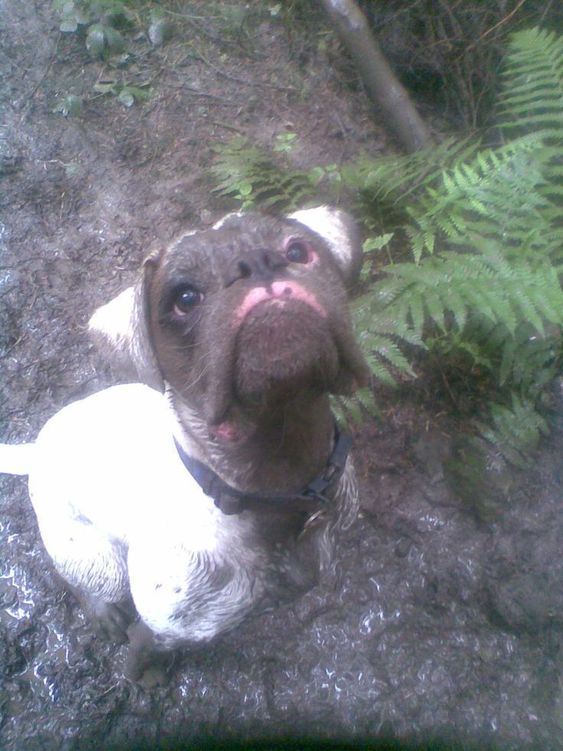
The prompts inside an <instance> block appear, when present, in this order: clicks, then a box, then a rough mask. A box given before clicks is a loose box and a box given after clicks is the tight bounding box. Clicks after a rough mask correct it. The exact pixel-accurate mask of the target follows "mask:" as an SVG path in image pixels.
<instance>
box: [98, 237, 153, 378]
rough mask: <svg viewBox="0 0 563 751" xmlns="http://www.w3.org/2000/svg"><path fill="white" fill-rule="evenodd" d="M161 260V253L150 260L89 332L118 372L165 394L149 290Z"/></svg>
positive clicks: (100, 312)
mask: <svg viewBox="0 0 563 751" xmlns="http://www.w3.org/2000/svg"><path fill="white" fill-rule="evenodd" d="M159 258H160V252H156V253H152V254H151V255H150V256H148V258H147V259H146V260H145V262H144V264H143V269H142V272H141V278H140V280H139V281H138V282H137V284H135V285H133V286H132V287H128V288H127V289H126V290H124V291H123V292H121V293H120V294H119V295H117V297H115V298H114V299H113V300H111V301H110V302H108V303H107V304H106V305H102V307H101V308H98V309H97V310H96V312H95V313H94V315H93V316H92V317H91V318H90V321H89V324H88V328H89V331H90V334H91V336H92V338H93V340H94V341H95V343H96V345H97V346H98V349H99V350H100V351H101V352H103V353H104V354H106V355H108V360H109V362H110V363H111V365H113V366H115V367H116V371H117V372H119V373H120V374H124V375H125V376H127V377H130V378H133V379H134V380H136V381H140V382H141V383H145V384H147V386H151V387H152V388H154V389H157V390H158V391H164V381H163V378H162V375H161V373H160V369H159V367H158V362H157V360H156V357H155V354H154V350H153V346H152V337H151V332H150V323H149V312H148V288H149V285H150V282H151V279H152V276H153V273H154V270H155V268H156V266H157V264H158V262H159Z"/></svg>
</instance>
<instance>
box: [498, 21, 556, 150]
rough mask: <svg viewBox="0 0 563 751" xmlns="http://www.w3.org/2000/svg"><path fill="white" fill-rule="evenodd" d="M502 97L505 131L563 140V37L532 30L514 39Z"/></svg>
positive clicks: (508, 58)
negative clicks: (532, 133)
mask: <svg viewBox="0 0 563 751" xmlns="http://www.w3.org/2000/svg"><path fill="white" fill-rule="evenodd" d="M503 77H504V87H503V90H502V92H501V95H500V98H499V118H500V127H501V129H502V130H505V131H508V132H510V131H511V130H514V129H517V130H520V131H521V132H522V131H524V130H525V131H527V132H536V133H538V132H541V133H542V135H543V136H544V139H545V140H551V139H555V140H557V141H561V140H562V139H563V36H558V35H556V34H555V33H554V32H550V31H546V30H543V29H538V28H536V29H528V30H526V31H520V32H518V33H516V34H514V35H513V36H512V38H511V41H510V44H509V47H508V54H507V56H506V60H505V65H504V73H503Z"/></svg>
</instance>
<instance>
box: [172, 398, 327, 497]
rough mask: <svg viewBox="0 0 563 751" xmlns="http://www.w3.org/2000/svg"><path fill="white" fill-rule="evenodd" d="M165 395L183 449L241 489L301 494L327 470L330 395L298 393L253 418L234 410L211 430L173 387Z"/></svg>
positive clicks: (254, 491) (257, 491) (255, 491)
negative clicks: (222, 422) (174, 418)
mask: <svg viewBox="0 0 563 751" xmlns="http://www.w3.org/2000/svg"><path fill="white" fill-rule="evenodd" d="M166 395H167V397H168V401H169V404H170V406H171V408H172V410H173V412H174V414H175V415H176V418H177V421H178V425H179V429H180V434H179V435H178V436H177V438H178V439H179V440H180V442H181V444H182V446H183V448H184V450H185V451H186V452H187V453H188V454H189V455H191V456H193V457H194V458H195V459H198V460H199V461H201V462H204V463H205V464H207V465H208V466H209V467H210V468H211V469H212V470H213V471H214V472H216V473H217V474H218V475H219V476H220V477H222V479H223V480H225V481H226V482H228V483H229V484H231V485H233V486H234V487H237V488H238V489H240V490H245V491H248V492H252V493H259V492H261V491H263V492H265V493H284V492H286V493H292V492H298V491H300V490H301V489H302V488H303V487H304V486H305V485H306V484H307V483H308V482H310V480H311V479H312V478H313V477H315V476H316V475H317V474H319V473H320V472H321V471H322V470H323V468H324V466H325V465H326V462H327V459H328V457H329V455H330V452H331V450H332V443H333V438H334V420H333V417H332V414H331V411H330V405H329V400H328V397H327V396H326V395H321V396H318V395H316V396H314V397H313V396H312V395H311V394H300V395H299V396H297V397H295V398H294V399H291V400H288V401H285V402H284V404H283V405H278V406H277V407H272V408H270V409H269V410H264V411H263V412H262V413H261V414H259V415H258V416H253V417H250V416H249V415H248V414H245V413H244V412H242V411H241V410H238V409H234V410H232V414H233V417H232V419H230V420H229V421H228V423H224V424H223V425H222V426H220V428H219V430H214V429H213V428H211V429H210V427H209V425H208V424H207V422H206V421H205V420H204V419H203V417H202V416H201V415H200V414H199V413H198V412H197V411H196V410H194V409H193V408H191V407H190V406H189V405H187V404H186V403H185V402H184V401H183V400H182V399H180V398H179V397H178V396H177V395H176V394H175V393H174V391H173V390H172V389H170V388H169V389H167V392H166Z"/></svg>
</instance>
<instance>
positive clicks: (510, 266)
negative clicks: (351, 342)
mask: <svg viewBox="0 0 563 751" xmlns="http://www.w3.org/2000/svg"><path fill="white" fill-rule="evenodd" d="M502 81H503V86H502V91H501V92H500V95H499V105H498V113H499V114H498V133H500V135H501V138H502V141H503V142H502V143H501V145H499V146H496V147H494V148H492V147H486V148H483V147H481V146H480V144H479V143H477V142H475V141H473V140H470V139H465V140H462V141H456V140H454V139H448V140H446V141H444V142H443V143H442V144H440V145H438V146H431V147H429V148H426V149H424V150H422V151H420V152H417V153H415V154H411V155H408V156H403V157H396V156H391V157H385V158H383V159H368V158H366V157H363V158H361V159H359V160H357V161H356V162H355V163H352V164H349V165H344V166H343V167H340V168H337V167H335V166H334V165H329V166H326V167H323V166H321V167H316V168H314V169H313V170H310V171H308V172H306V171H300V170H295V169H291V168H289V167H288V165H287V163H286V164H285V170H283V169H281V168H280V165H279V163H276V162H274V161H273V160H272V159H269V158H267V157H266V156H265V155H264V153H263V152H262V151H261V150H260V149H256V148H252V147H249V145H248V144H247V143H246V142H244V141H243V140H240V139H239V140H237V141H235V142H234V143H233V144H231V145H230V146H228V147H226V148H225V147H223V148H222V149H221V151H220V152H219V157H218V161H217V163H216V165H215V175H216V177H217V178H218V180H219V188H218V189H219V191H220V192H221V193H222V194H223V195H230V196H234V197H236V198H237V199H238V200H239V201H240V202H241V203H242V204H243V207H250V206H257V205H259V206H266V207H275V208H276V209H279V210H282V209H287V208H295V207H296V206H298V205H300V204H303V203H304V202H305V203H307V202H310V201H313V200H314V198H315V194H317V195H318V193H319V191H323V192H324V194H325V196H326V195H331V194H332V197H333V199H334V198H337V197H338V192H339V191H340V190H341V189H343V188H344V189H345V190H348V191H351V192H352V194H353V196H354V197H355V200H356V204H357V206H358V208H359V210H360V212H361V213H362V215H363V216H364V219H365V224H366V226H367V227H368V229H369V230H370V232H371V235H370V237H368V239H367V240H366V242H365V244H364V251H365V253H366V257H367V259H368V260H369V264H368V265H367V270H366V271H364V274H363V277H362V283H363V288H364V290H365V291H364V293H363V294H362V296H361V297H360V298H358V299H357V300H356V301H355V303H354V305H353V312H354V318H355V323H356V327H357V331H358V335H359V338H360V341H361V343H362V345H363V348H364V351H365V352H366V354H367V358H368V361H369V363H370V365H371V368H372V371H373V374H374V376H375V378H377V379H378V380H380V381H382V382H383V383H386V384H392V383H393V382H395V380H396V379H397V377H401V378H405V377H413V376H414V372H413V366H412V364H411V362H410V360H409V357H408V353H410V352H412V348H413V347H414V348H415V350H416V349H418V350H419V351H424V350H426V351H433V352H434V353H435V354H437V355H439V357H440V360H441V361H442V362H443V363H444V364H445V366H446V367H447V362H448V361H449V362H451V363H453V362H458V361H460V360H461V361H463V362H464V363H465V364H466V367H467V366H469V368H474V369H475V370H476V371H478V372H480V373H481V374H483V373H486V374H488V379H489V381H490V382H493V383H494V384H495V393H496V397H495V398H496V400H497V401H496V402H495V404H493V405H492V406H491V407H490V412H489V414H488V416H487V417H486V418H481V420H480V421H479V422H476V423H475V428H476V430H477V432H478V434H480V436H481V437H480V438H477V437H476V438H475V440H474V441H472V443H471V447H470V448H469V447H468V446H467V445H466V447H465V449H463V450H462V451H461V454H463V453H464V452H465V454H467V456H469V457H470V459H467V457H466V459H467V461H466V470H467V471H465V470H464V472H465V474H464V473H463V472H462V470H461V467H462V466H463V461H461V462H460V463H459V466H458V468H457V469H456V470H455V472H457V473H458V476H459V477H461V475H460V474H459V473H460V472H461V474H462V475H463V477H464V482H467V483H468V486H469V485H471V483H472V482H473V485H471V487H472V488H473V490H472V491H471V492H476V486H475V484H474V480H475V477H474V476H473V475H472V472H473V470H475V471H477V468H478V467H481V468H483V467H489V465H490V462H489V459H488V458H487V457H488V455H489V454H490V452H491V451H492V452H493V453H494V452H496V453H497V454H499V455H501V456H502V457H504V459H506V460H508V461H509V462H512V463H514V464H516V465H517V466H523V465H524V463H525V455H526V451H527V450H531V449H533V447H534V446H535V445H536V444H537V442H538V439H539V436H540V435H541V433H543V432H545V429H546V424H545V421H544V419H543V417H541V415H540V413H539V411H538V409H537V407H538V403H539V401H540V399H541V395H542V392H543V390H544V389H545V387H546V386H547V385H548V384H549V383H550V382H551V380H552V379H553V378H554V376H555V375H556V374H557V373H558V372H559V371H560V367H561V359H562V346H561V341H562V336H561V335H562V327H563V291H562V289H561V281H560V276H561V273H562V271H563V266H562V261H563V210H562V208H561V206H562V205H563V156H562V155H563V95H562V92H563V37H558V36H556V35H555V34H553V33H548V32H545V31H542V30H539V29H532V30H530V31H524V32H520V33H517V34H515V35H514V36H513V37H512V39H511V42H510V44H509V47H508V50H507V55H506V61H505V64H504V71H503V77H502ZM497 140H498V138H497ZM286 145H287V146H288V148H287V149H284V148H282V149H278V151H282V152H286V151H289V150H290V148H289V146H290V145H291V146H292V145H293V139H291V144H290V139H288V140H287V142H286ZM317 200H318V199H317ZM382 232H383V233H384V234H382ZM405 239H406V240H407V241H408V245H409V247H410V251H411V252H412V261H408V260H404V258H403V260H402V262H394V260H393V255H395V254H396V252H397V251H396V250H395V247H396V246H397V245H399V252H400V246H401V243H402V244H403V245H404V241H405ZM405 345H407V346H406V347H405ZM341 404H342V405H343V409H344V411H345V413H347V414H348V416H351V417H352V418H358V416H359V415H360V414H361V412H362V411H363V409H364V408H367V407H369V400H368V398H367V396H366V394H362V395H361V398H360V399H358V400H356V402H353V401H346V400H343V401H341ZM461 454H460V455H461ZM454 464H455V462H454ZM453 466H454V465H453V464H452V467H453ZM472 468H473V469H472ZM452 471H454V470H452ZM470 476H471V477H472V478H473V479H472V480H471V482H470ZM475 482H480V481H477V480H475ZM503 493H504V490H503V491H502V492H500V491H499V497H500V496H502V495H503Z"/></svg>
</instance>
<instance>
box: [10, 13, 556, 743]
mask: <svg viewBox="0 0 563 751" xmlns="http://www.w3.org/2000/svg"><path fill="white" fill-rule="evenodd" d="M172 5H173V7H177V6H176V5H174V4H172ZM178 5H181V6H182V8H183V12H184V13H185V14H186V16H185V17H184V19H183V20H182V19H178V20H177V26H176V35H175V36H174V37H173V38H172V39H171V40H170V41H169V42H168V43H166V44H164V45H162V46H157V47H154V48H153V47H151V45H150V43H149V42H148V40H146V39H145V37H144V36H143V35H141V34H140V33H137V34H136V33H135V32H134V31H132V32H130V43H131V45H132V49H133V50H134V55H133V59H132V61H130V62H129V63H128V64H127V65H126V67H124V68H117V69H112V68H110V67H109V66H105V67H104V66H103V65H102V64H101V63H100V62H96V61H92V59H91V58H90V57H89V55H88V53H87V51H86V49H85V46H84V40H83V39H81V38H79V36H78V35H77V34H61V33H60V32H59V30H58V24H59V20H58V18H57V17H56V15H55V14H54V13H53V11H52V8H51V4H50V3H45V2H40V1H39V0H35V2H34V1H33V0H21V1H20V2H19V3H13V2H10V0H0V15H1V16H2V18H3V22H4V23H3V29H2V31H1V32H0V33H1V35H2V44H3V49H2V51H1V53H0V75H1V77H2V81H3V91H2V94H1V96H2V104H3V114H4V119H3V125H2V129H1V130H0V180H1V185H2V192H1V195H0V203H1V207H2V210H3V211H2V217H1V222H2V223H1V224H0V243H1V251H2V256H1V260H0V289H1V291H2V305H1V307H0V345H1V347H2V352H1V356H0V367H1V370H2V376H1V379H0V390H1V405H2V406H1V409H2V438H3V440H5V441H12V442H21V441H25V440H31V439H32V438H33V437H34V436H35V435H36V433H37V431H38V430H39V428H40V427H41V426H42V424H43V423H44V422H45V420H46V419H47V418H48V417H49V416H50V415H52V414H53V413H54V412H55V411H57V410H58V409H60V408H61V407H62V406H63V405H64V404H67V403H68V402H70V401H72V400H74V399H76V398H80V397H82V396H85V395H87V394H89V393H92V392H93V391H96V390H98V389H100V388H103V387H105V386H107V385H109V384H110V383H112V382H115V376H114V375H113V374H112V373H110V371H109V370H108V369H107V367H106V366H105V365H104V364H103V363H101V362H100V361H99V360H98V359H97V357H96V354H95V352H94V351H93V349H92V347H91V345H90V343H89V341H88V338H87V335H86V331H85V325H86V322H87V320H88V318H89V316H90V315H91V313H92V312H93V310H94V309H95V308H96V307H97V306H98V305H99V304H102V303H104V302H106V301H108V300H109V299H110V298H111V297H112V296H113V295H114V294H116V293H117V292H118V291H120V290H121V289H123V288H124V287H125V286H127V285H128V284H129V283H131V281H132V280H133V279H134V278H135V274H136V270H137V269H138V267H139V264H140V262H141V260H142V258H143V257H144V255H145V254H146V253H147V251H148V250H149V249H150V247H151V246H152V245H153V244H155V243H162V242H166V241H168V240H169V239H170V238H172V237H173V236H174V235H175V234H177V233H178V231H179V230H180V229H183V228H185V227H186V226H190V225H193V226H195V227H201V226H207V225H210V224H211V223H212V222H213V221H214V220H216V219H217V218H218V217H220V216H221V215H222V214H223V213H225V210H226V209H228V208H229V206H228V205H227V204H225V203H224V201H222V200H220V199H219V198H218V197H217V195H216V194H214V193H213V192H212V183H211V180H210V177H209V172H208V168H209V166H210V164H211V162H212V159H213V147H214V146H215V145H217V144H218V143H222V142H225V141H227V140H228V139H229V138H230V137H231V136H232V135H233V134H236V133H239V134H243V135H246V136H248V137H249V138H250V139H251V140H254V141H256V142H257V143H259V144H261V145H264V146H267V147H271V146H272V144H273V143H274V140H275V137H276V136H277V135H279V134H283V133H296V134H297V136H298V138H297V146H296V148H295V150H294V151H293V153H292V158H293V159H294V160H295V163H296V164H298V165H300V166H311V165H313V164H319V163H320V164H326V163H335V162H336V163H339V162H341V161H343V160H346V159H349V158H351V157H353V156H355V155H358V154H359V153H360V152H362V151H367V152H370V153H380V152H385V151H389V150H390V148H391V144H390V143H389V141H388V139H387V138H386V136H385V135H384V133H383V132H382V131H381V129H380V128H378V126H377V124H376V121H374V120H373V119H372V118H371V113H370V111H369V108H368V105H367V104H366V101H365V99H364V97H363V94H362V92H361V91H360V90H358V89H357V88H356V89H354V88H353V87H350V86H348V85H346V84H347V82H346V81H345V80H344V78H345V76H346V66H345V65H340V66H339V65H338V64H334V63H335V62H336V63H338V62H339V58H337V57H335V54H336V53H335V51H334V49H333V48H332V45H331V43H330V39H329V42H328V43H327V41H326V37H325V35H323V32H322V25H320V21H318V20H315V19H314V18H309V19H308V20H307V22H306V23H304V25H303V26H301V27H300V26H299V25H298V24H296V23H295V22H293V23H286V21H285V20H284V13H283V11H280V8H279V6H280V4H275V3H268V2H259V3H258V2H257V3H252V4H244V3H231V2H222V3H205V2H195V1H194V2H189V3H182V4H178ZM171 7H172V6H171ZM341 62H342V61H341V60H340V63H341ZM109 76H114V77H115V76H117V77H118V78H119V77H120V78H121V79H122V80H124V81H126V82H127V83H130V84H134V85H139V84H141V83H143V82H146V81H150V82H151V86H152V94H151V97H150V99H149V100H148V101H146V102H141V103H137V104H135V105H134V106H133V107H131V108H127V107H124V106H123V105H122V104H121V103H120V102H119V101H118V100H117V98H116V97H114V96H109V95H106V96H102V95H95V94H93V86H94V84H95V83H96V82H99V81H100V80H106V79H107V78H108V77H109ZM68 93H74V94H82V95H84V97H85V102H84V107H83V110H82V113H81V114H80V115H79V116H77V117H64V116H63V115H62V114H61V113H60V112H56V111H55V110H56V107H57V102H58V101H60V99H61V98H64V96H66V95H67V94H68ZM438 114H439V113H438ZM380 404H381V413H380V415H379V417H377V418H370V419H369V420H366V422H365V423H364V425H363V426H362V428H361V429H359V430H358V431H357V435H356V449H355V455H356V461H357V465H358V471H359V478H360V483H361V491H362V507H363V508H362V514H361V517H360V519H359V520H358V522H357V523H356V524H355V525H354V526H353V528H352V529H351V530H349V531H348V532H347V533H346V535H345V537H344V539H343V540H342V543H341V546H340V550H339V561H338V563H339V566H338V568H339V572H340V575H339V580H338V582H327V583H324V584H322V585H320V586H319V587H317V588H315V589H314V590H312V591H311V592H309V593H308V594H306V595H305V596H304V597H302V598H301V599H300V600H299V601H297V602H295V603H293V604H291V605H288V606H285V607H283V608H279V609H277V610H275V611H272V612H267V613H262V614H259V615H257V616H255V617H253V618H252V619H250V620H248V621H247V622H246V623H244V624H243V625H242V626H241V627H239V628H238V629H237V630H236V631H234V632H232V633H230V634H229V635H228V636H227V637H224V638H223V639H221V640H219V641H218V642H217V643H216V644H214V645H212V646H211V647H209V648H207V649H206V650H202V651H201V652H198V653H195V654H181V655H178V656H177V657H176V660H175V662H174V664H173V666H172V667H171V680H170V683H169V685H168V686H166V687H156V688H154V689H144V688H141V687H139V686H137V685H136V684H133V683H130V682H128V681H126V680H125V679H124V678H123V677H122V662H123V658H124V648H123V647H122V646H116V645H115V644H113V643H111V642H110V641H108V640H107V639H106V638H104V636H103V635H100V634H98V633H97V632H96V631H95V630H94V629H93V627H92V626H91V625H90V623H89V622H88V621H87V619H86V617H85V615H84V613H83V611H82V610H81V608H80V606H79V605H78V603H77V602H76V600H75V599H74V598H73V597H72V595H71V594H69V593H68V592H67V591H66V590H65V588H64V586H63V584H62V582H61V581H60V580H59V579H58V577H57V576H56V574H55V573H54V571H53V567H52V565H51V563H50V561H49V559H48V556H47V555H46V553H45V551H44V549H43V547H42V543H41V540H40V537H39V535H38V531H37V526H36V521H35V517H34V514H33V510H32V508H31V505H30V502H29V499H28V496H27V489H26V483H25V481H24V480H23V479H22V478H14V477H3V478H2V479H1V484H0V493H1V495H0V545H1V549H2V559H1V563H0V605H1V607H2V609H0V713H1V716H0V748H2V749H3V750H4V751H20V750H21V751H23V749H25V750H26V751H32V750H34V749H42V750H44V751H51V749H57V751H59V750H62V751H79V750H80V751H82V749H100V748H104V749H107V748H123V749H125V748H127V749H129V748H144V747H146V748H150V749H157V748H173V747H178V746H182V745H183V746H187V745H193V746H194V747H198V748H200V747H205V746H206V745H210V744H211V743H212V742H214V743H217V744H220V743H225V742H229V744H231V745H232V744H234V743H239V744H240V745H245V746H247V745H249V744H251V743H258V742H259V741H264V740H265V739H269V740H270V742H271V743H273V742H274V741H281V739H286V743H287V739H292V740H293V741H294V742H296V743H297V742H298V741H300V742H302V741H303V740H304V739H308V740H309V741H310V742H311V743H312V742H315V741H316V742H318V743H321V742H323V741H325V742H328V741H337V740H338V741H339V742H340V743H342V744H343V743H349V744H352V745H354V744H356V745H362V746H363V745H366V744H368V743H373V744H376V742H378V741H382V740H383V739H387V740H388V741H392V740H395V741H396V743H397V745H398V746H399V745H401V747H402V746H407V745H408V747H413V748H414V747H417V748H418V747H425V748H427V747H436V746H438V745H440V747H442V748H448V749H450V748H463V749H467V748H491V749H493V748H494V749H524V748H529V749H546V750H548V751H549V750H551V749H553V750H555V749H561V748H563V681H562V677H561V662H562V660H561V656H562V638H561V637H562V627H563V592H562V587H561V581H562V574H563V562H562V559H561V541H562V540H563V514H562V504H561V495H562V490H561V482H562V481H563V476H562V475H561V459H560V457H561V448H562V444H563V434H562V432H561V431H559V432H557V431H556V432H554V434H553V435H552V437H551V438H550V439H549V440H547V441H546V443H545V445H544V446H543V447H542V448H541V450H540V451H539V452H538V455H537V457H535V460H534V467H533V470H532V471H530V472H529V473H526V474H518V475H517V474H516V473H514V477H512V478H511V480H512V482H511V486H510V487H511V489H510V497H509V502H508V503H507V504H506V506H505V508H504V511H503V513H502V514H501V515H500V516H499V517H497V518H496V519H495V520H494V521H492V522H489V523H487V524H485V523H484V522H483V521H480V520H479V519H478V518H477V517H475V515H474V514H473V513H472V510H471V508H469V507H468V506H467V505H464V504H463V503H462V502H461V501H460V500H459V499H458V497H457V496H456V494H455V492H454V490H453V489H452V488H451V487H450V486H448V485H447V484H446V482H445V479H444V472H443V461H444V457H445V456H447V454H448V451H449V450H450V449H449V447H450V444H451V441H452V439H453V438H455V435H456V433H458V432H459V431H460V430H461V429H463V426H462V425H461V426H460V423H459V422H458V421H456V420H455V419H454V417H453V416H452V415H451V412H450V413H448V411H447V409H445V406H444V404H445V403H444V402H443V401H442V400H441V397H440V395H439V394H437V393H436V392H435V390H434V388H433V386H432V384H431V383H421V384H417V385H416V388H415V385H414V384H413V385H412V386H411V387H409V388H408V389H403V390H402V391H400V392H397V393H395V394H392V395H389V394H384V395H382V397H381V401H380ZM286 747H287V745H286Z"/></svg>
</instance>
